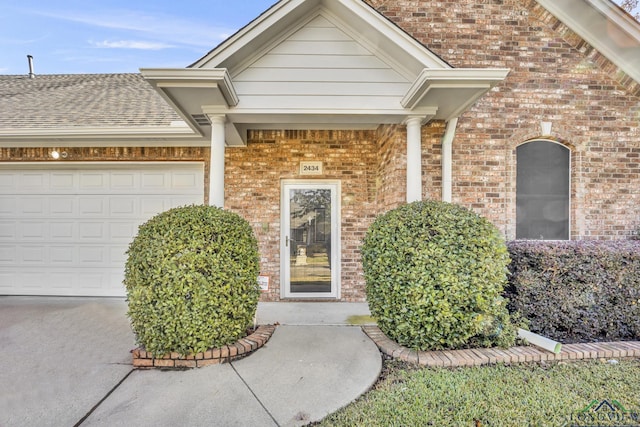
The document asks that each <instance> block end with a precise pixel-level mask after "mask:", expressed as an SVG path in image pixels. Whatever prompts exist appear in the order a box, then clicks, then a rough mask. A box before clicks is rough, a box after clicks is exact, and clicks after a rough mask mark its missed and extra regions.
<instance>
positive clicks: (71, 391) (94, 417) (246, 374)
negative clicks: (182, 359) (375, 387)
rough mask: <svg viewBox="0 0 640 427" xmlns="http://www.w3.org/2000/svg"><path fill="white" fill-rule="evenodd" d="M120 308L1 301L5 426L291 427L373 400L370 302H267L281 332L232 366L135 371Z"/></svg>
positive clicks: (266, 317) (262, 313) (0, 394)
mask: <svg viewBox="0 0 640 427" xmlns="http://www.w3.org/2000/svg"><path fill="white" fill-rule="evenodd" d="M126 309H127V308H126V303H125V302H124V301H123V300H122V299H86V298H33V297H0V343H2V345H1V347H0V366H1V368H0V384H2V387H0V426H2V427H11V426H80V425H82V426H107V425H108V426H119V425H122V426H124V425H138V426H173V425H182V426H200V425H220V426H256V427H259V426H294V425H304V424H306V423H308V422H311V421H317V420H320V419H322V418H323V417H324V416H326V415H327V414H329V413H331V412H334V411H335V410H337V409H339V408H340V407H342V406H344V405H346V404H348V403H350V402H351V401H352V400H354V399H355V398H357V397H358V396H360V395H361V394H362V393H364V392H365V391H367V390H368V389H369V388H370V386H371V385H372V384H373V383H374V382H375V381H376V380H377V378H378V375H379V373H380V369H381V357H380V353H379V351H378V349H377V347H376V346H375V344H374V343H373V342H372V341H371V340H370V339H369V338H368V337H367V336H366V335H365V334H364V333H363V332H362V331H361V329H360V328H359V327H354V326H349V320H348V319H349V317H350V316H352V315H366V314H368V309H367V306H366V304H353V303H261V304H260V305H259V308H258V314H257V317H258V323H260V324H267V323H279V324H280V326H278V328H277V329H276V332H275V333H274V334H273V336H272V337H271V339H270V340H269V342H268V343H267V344H266V345H265V347H263V348H261V349H259V350H258V351H257V352H255V353H253V354H251V355H250V356H249V357H247V358H244V359H241V360H238V361H235V362H233V363H230V364H223V365H216V366H210V367H205V368H200V369H194V370H187V371H159V370H137V369H133V368H132V366H131V354H130V350H131V349H133V348H134V347H135V342H134V336H133V334H132V332H131V329H130V327H129V323H128V320H127V318H126Z"/></svg>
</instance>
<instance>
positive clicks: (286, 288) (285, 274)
mask: <svg viewBox="0 0 640 427" xmlns="http://www.w3.org/2000/svg"><path fill="white" fill-rule="evenodd" d="M305 188H306V189H329V190H331V292H328V293H315V292H314V293H300V292H296V293H292V292H291V268H290V266H291V264H290V257H291V253H290V250H289V239H290V236H289V232H290V224H289V221H290V206H289V195H288V191H289V190H291V189H305ZM340 200H341V183H340V181H339V180H324V179H306V180H305V179H287V180H282V181H281V192H280V297H281V298H283V299H285V298H316V299H318V298H331V299H340V278H341V265H340V263H341V258H342V257H341V252H342V251H341V247H340V227H341V223H342V220H341V216H340V213H341V205H340Z"/></svg>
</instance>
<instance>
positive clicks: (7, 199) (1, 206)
mask: <svg viewBox="0 0 640 427" xmlns="http://www.w3.org/2000/svg"><path fill="white" fill-rule="evenodd" d="M17 209H18V200H17V198H16V197H15V196H11V195H7V196H5V195H3V196H2V200H1V201H0V218H5V217H7V216H9V217H12V218H13V217H15V215H16V212H18V211H17Z"/></svg>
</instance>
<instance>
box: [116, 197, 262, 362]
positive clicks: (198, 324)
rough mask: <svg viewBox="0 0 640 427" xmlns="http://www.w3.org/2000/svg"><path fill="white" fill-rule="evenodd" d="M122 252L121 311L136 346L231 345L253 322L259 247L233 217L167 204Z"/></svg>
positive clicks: (156, 350)
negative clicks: (123, 305)
mask: <svg viewBox="0 0 640 427" xmlns="http://www.w3.org/2000/svg"><path fill="white" fill-rule="evenodd" d="M127 254H128V259H127V263H126V266H125V279H124V284H125V287H126V289H127V301H128V304H129V311H128V316H129V318H130V319H131V325H132V328H133V331H134V333H135V334H136V337H137V340H138V343H139V344H141V345H143V346H144V347H145V349H146V350H147V351H149V352H151V353H153V354H154V355H157V356H160V355H164V354H167V353H169V352H178V353H181V354H189V353H197V352H201V351H205V350H206V349H208V348H212V347H220V346H223V345H226V344H230V343H233V342H235V341H237V340H238V339H239V338H241V337H243V336H244V335H245V333H246V331H247V328H248V327H249V326H250V325H251V324H252V322H253V318H254V315H255V312H256V308H257V304H258V298H259V295H260V291H259V287H258V283H257V278H258V272H259V264H258V263H259V258H258V245H257V241H256V239H255V237H254V234H253V231H252V229H251V227H250V225H249V224H248V223H247V221H245V220H244V219H242V218H241V217H240V216H238V215H237V214H234V213H231V212H227V211H224V210H222V209H220V208H216V207H213V206H186V207H180V208H175V209H171V210H169V211H166V212H163V213H161V214H159V215H157V216H155V217H154V218H152V219H151V220H149V221H148V222H146V223H145V224H143V225H141V226H140V228H139V230H138V235H137V236H136V237H135V239H134V240H133V242H132V243H131V245H130V246H129V250H128V252H127Z"/></svg>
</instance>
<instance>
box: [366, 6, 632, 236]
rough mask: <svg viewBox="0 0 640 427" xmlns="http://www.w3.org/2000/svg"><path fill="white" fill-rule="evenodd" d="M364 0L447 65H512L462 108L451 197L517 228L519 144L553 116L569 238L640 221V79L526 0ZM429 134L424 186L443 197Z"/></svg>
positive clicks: (613, 231) (616, 231) (626, 229)
mask: <svg viewBox="0 0 640 427" xmlns="http://www.w3.org/2000/svg"><path fill="white" fill-rule="evenodd" d="M369 3H371V4H372V5H373V6H374V7H376V8H377V9H378V10H380V11H381V12H382V13H383V14H385V15H386V16H388V17H389V18H390V19H391V20H392V21H393V22H395V23H396V24H398V25H399V26H400V27H401V28H403V29H404V30H406V31H408V32H409V33H410V34H412V35H413V36H414V37H415V38H416V39H417V40H419V41H420V42H422V43H423V44H424V45H425V46H427V47H428V48H430V49H431V50H432V51H433V52H434V53H436V54H438V55H439V56H441V57H442V58H443V59H445V60H446V61H447V62H449V63H450V64H451V65H452V66H454V67H479V68H482V67H492V68H509V69H510V70H511V72H510V74H509V76H508V78H507V79H506V81H505V82H503V83H502V84H500V85H499V86H497V87H496V88H494V89H493V90H492V91H491V92H490V93H488V94H487V95H486V96H485V97H483V98H482V99H481V100H480V101H479V102H477V103H476V105H475V106H474V107H473V108H472V109H471V110H470V111H468V112H467V113H466V114H464V115H463V116H462V117H461V118H460V122H459V125H458V131H457V134H456V139H455V141H454V146H453V162H454V165H453V181H454V183H453V201H454V202H457V203H460V204H463V205H465V206H468V207H471V208H473V209H474V210H476V211H477V212H479V213H480V214H482V215H485V216H487V217H489V218H491V220H492V221H493V222H494V223H495V224H496V225H497V226H498V227H500V229H501V230H502V231H503V232H504V234H505V236H506V237H507V238H514V237H515V191H516V189H515V182H516V181H515V179H516V176H515V166H516V158H515V147H517V146H518V145H519V144H522V143H524V142H526V141H527V140H530V139H534V138H536V137H540V136H541V135H540V133H541V131H540V122H541V121H548V122H552V123H553V130H552V135H550V136H547V138H548V139H552V140H556V141H561V142H563V143H564V144H566V145H567V146H568V147H570V148H571V150H572V194H571V199H572V200H571V203H572V212H571V213H572V217H571V230H572V231H571V236H572V238H575V239H618V238H627V237H629V236H630V235H631V234H632V233H633V231H634V230H635V229H637V227H638V226H640V203H639V202H640V166H639V165H640V162H639V161H638V156H639V155H640V127H639V122H640V84H638V83H637V82H633V81H630V79H629V77H628V76H626V75H625V74H624V73H623V72H622V71H621V70H619V69H617V68H616V67H615V65H613V64H612V63H611V62H609V61H608V60H606V58H604V57H603V56H602V55H600V54H599V53H598V52H596V51H595V50H594V49H593V48H592V47H591V46H589V45H588V44H587V43H585V42H584V41H583V40H581V39H580V38H579V37H577V36H576V34H575V33H573V32H572V31H571V30H569V29H568V28H567V27H566V26H564V25H563V24H562V23H560V22H559V21H558V20H557V19H556V18H555V17H553V15H551V14H549V13H548V12H547V11H546V10H545V9H543V8H542V7H540V6H539V5H538V4H537V2H535V1H533V0H529V1H520V0H440V1H438V0H430V1H415V0H410V1H409V0H372V1H370V2H369ZM623 85H626V86H623ZM432 126H433V125H432ZM425 132H426V133H427V134H429V133H430V131H429V130H423V138H425ZM425 139H426V141H425V145H424V147H423V153H424V155H425V158H424V159H423V162H424V166H425V176H424V180H425V194H426V195H427V196H429V197H434V198H439V197H440V196H439V194H438V191H437V190H436V185H435V184H436V183H439V182H440V180H441V173H440V171H439V165H438V163H437V161H436V156H438V155H439V151H440V141H439V140H438V138H437V137H435V135H434V138H431V137H428V138H425Z"/></svg>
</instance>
